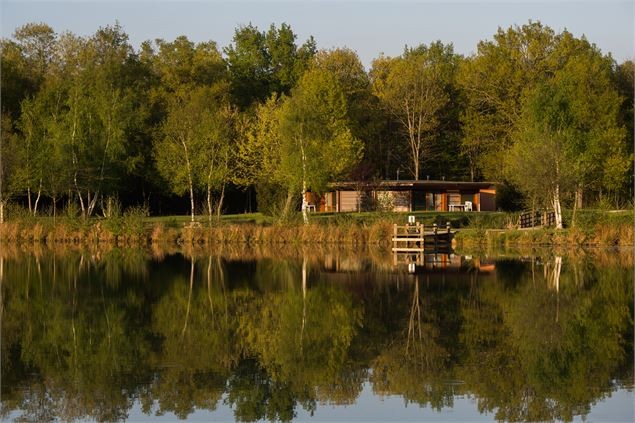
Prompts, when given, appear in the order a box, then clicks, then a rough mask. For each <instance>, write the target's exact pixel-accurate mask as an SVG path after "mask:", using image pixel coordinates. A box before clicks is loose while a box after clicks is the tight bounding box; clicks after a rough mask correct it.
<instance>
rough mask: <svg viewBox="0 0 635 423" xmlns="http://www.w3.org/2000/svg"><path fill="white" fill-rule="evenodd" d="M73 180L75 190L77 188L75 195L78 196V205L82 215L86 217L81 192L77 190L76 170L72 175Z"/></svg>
mask: <svg viewBox="0 0 635 423" xmlns="http://www.w3.org/2000/svg"><path fill="white" fill-rule="evenodd" d="M73 180H74V182H75V190H77V197H78V198H79V206H80V207H81V208H82V217H86V208H85V207H84V199H83V197H82V192H81V191H80V190H79V186H77V172H75V175H74V176H73Z"/></svg>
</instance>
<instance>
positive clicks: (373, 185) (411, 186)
mask: <svg viewBox="0 0 635 423" xmlns="http://www.w3.org/2000/svg"><path fill="white" fill-rule="evenodd" d="M497 185H499V183H498V182H462V181H437V180H425V181H415V180H403V181H370V182H350V181H346V182H333V183H331V184H329V188H330V189H332V190H339V191H357V190H386V191H388V190H391V191H392V190H394V191H402V190H421V191H424V190H446V191H464V190H481V189H496V186H497Z"/></svg>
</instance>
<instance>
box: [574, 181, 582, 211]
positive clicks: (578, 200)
mask: <svg viewBox="0 0 635 423" xmlns="http://www.w3.org/2000/svg"><path fill="white" fill-rule="evenodd" d="M573 205H574V207H577V208H579V209H581V208H582V187H581V186H579V185H578V187H577V188H576V190H575V201H574V202H573Z"/></svg>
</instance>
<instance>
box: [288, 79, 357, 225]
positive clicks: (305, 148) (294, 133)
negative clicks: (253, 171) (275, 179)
mask: <svg viewBox="0 0 635 423" xmlns="http://www.w3.org/2000/svg"><path fill="white" fill-rule="evenodd" d="M280 138H281V154H280V158H281V163H280V172H281V175H282V179H284V180H286V181H287V185H288V186H289V187H290V189H292V190H296V192H298V191H299V192H300V193H301V195H302V217H303V220H304V223H308V216H307V200H306V193H307V192H308V190H309V189H311V191H312V192H320V191H321V190H323V189H325V188H326V186H327V184H328V182H331V181H333V179H335V178H338V177H341V176H342V175H343V174H344V173H345V172H346V171H347V170H349V169H350V168H351V166H353V165H355V164H356V163H357V162H358V161H359V160H360V159H361V155H362V151H363V145H362V143H361V142H360V141H359V140H358V139H357V138H354V137H353V135H352V134H351V130H350V128H349V121H348V118H347V109H346V100H345V98H344V94H343V93H342V89H341V88H340V86H339V84H338V82H337V80H336V79H335V77H334V76H333V75H332V74H330V73H328V72H324V71H320V70H317V69H313V70H310V71H307V72H306V73H305V74H304V75H303V77H302V78H301V79H300V81H299V82H298V85H297V86H296V87H295V88H294V89H293V90H292V92H291V97H289V98H288V99H287V100H286V101H285V102H284V104H283V105H282V109H281V111H280Z"/></svg>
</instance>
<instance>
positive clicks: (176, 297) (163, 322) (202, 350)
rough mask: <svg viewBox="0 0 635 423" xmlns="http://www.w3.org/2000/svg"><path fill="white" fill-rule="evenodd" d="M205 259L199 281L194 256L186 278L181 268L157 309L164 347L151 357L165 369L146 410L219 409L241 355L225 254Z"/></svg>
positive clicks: (149, 392)
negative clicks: (227, 284) (226, 286)
mask: <svg viewBox="0 0 635 423" xmlns="http://www.w3.org/2000/svg"><path fill="white" fill-rule="evenodd" d="M201 264H202V265H203V266H200V267H199V270H204V274H203V275H198V276H202V277H198V278H196V283H195V261H194V259H191V260H190V265H189V266H188V267H189V272H188V273H189V274H188V275H187V279H186V278H184V277H183V276H182V275H181V274H177V275H176V278H175V279H173V280H171V283H170V284H169V288H168V290H167V291H166V292H165V294H164V295H163V296H162V297H161V299H160V301H159V302H158V303H157V304H156V307H155V308H154V310H153V313H152V315H153V324H152V331H153V332H154V333H155V334H156V335H157V336H158V338H159V340H160V342H161V343H160V345H161V348H159V349H158V350H157V351H156V353H155V354H153V355H152V363H153V365H154V366H156V367H158V368H160V369H161V370H160V371H159V372H157V374H156V376H155V378H154V379H153V381H152V383H151V384H150V385H149V386H148V387H147V388H146V391H145V392H144V393H143V395H142V402H143V404H144V411H146V412H150V411H155V412H156V413H157V414H163V413H165V412H168V411H171V412H174V413H175V414H176V415H177V416H178V417H180V418H186V417H187V416H188V415H189V414H190V413H192V412H193V411H194V409H196V408H199V409H210V410H213V409H215V408H216V405H217V403H218V401H219V399H220V398H221V395H222V394H223V392H224V390H225V381H226V379H227V377H228V375H229V373H230V370H231V369H232V368H233V367H234V366H235V364H236V363H237V361H238V359H239V351H238V350H237V348H238V347H239V343H238V342H237V340H236V336H235V332H236V324H237V315H236V313H238V306H239V301H237V299H238V298H237V297H236V296H234V297H228V296H227V295H226V293H225V289H224V283H225V281H224V272H223V268H222V266H223V265H222V262H221V261H220V260H217V259H215V258H212V257H208V258H207V259H206V260H203V261H202V263H201ZM201 267H202V269H201ZM154 401H156V402H157V407H158V408H157V409H156V410H153V406H154V405H155V404H154Z"/></svg>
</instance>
